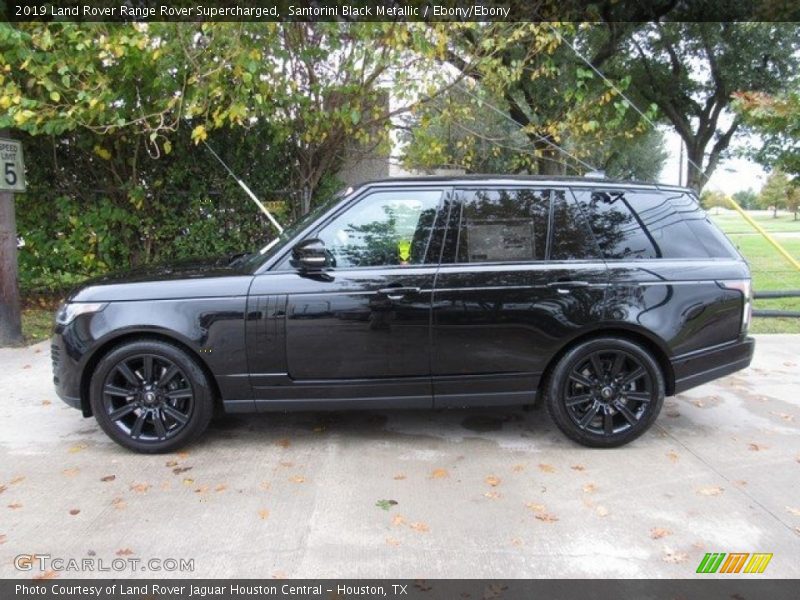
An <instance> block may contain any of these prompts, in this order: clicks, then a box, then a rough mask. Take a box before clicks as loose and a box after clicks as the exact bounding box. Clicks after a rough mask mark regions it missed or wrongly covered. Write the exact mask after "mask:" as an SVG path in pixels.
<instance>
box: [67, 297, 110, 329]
mask: <svg viewBox="0 0 800 600" xmlns="http://www.w3.org/2000/svg"><path fill="white" fill-rule="evenodd" d="M107 305H108V302H68V303H66V304H62V305H61V307H60V308H59V309H58V312H57V313H56V323H58V324H59V325H69V324H70V323H72V321H74V320H75V318H76V317H78V316H80V315H85V314H88V313H96V312H100V311H101V310H103V309H104V308H105V307H106V306H107Z"/></svg>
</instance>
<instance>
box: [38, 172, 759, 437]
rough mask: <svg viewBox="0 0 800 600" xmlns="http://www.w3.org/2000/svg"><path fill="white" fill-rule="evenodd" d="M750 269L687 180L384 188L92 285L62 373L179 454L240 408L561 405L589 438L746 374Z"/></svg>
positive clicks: (74, 302) (69, 327) (72, 329)
mask: <svg viewBox="0 0 800 600" xmlns="http://www.w3.org/2000/svg"><path fill="white" fill-rule="evenodd" d="M750 305H751V289H750V274H749V270H748V267H747V265H746V263H745V261H744V260H743V259H742V257H741V256H740V255H739V254H738V252H737V251H736V250H735V248H734V247H733V246H732V245H731V244H730V242H729V241H728V240H727V238H726V237H725V236H724V235H723V234H722V233H721V232H720V231H719V230H718V229H717V228H716V227H715V226H714V225H713V224H712V223H711V222H710V221H709V219H708V218H707V216H706V215H705V213H704V212H703V211H702V210H701V209H700V208H699V206H698V203H697V199H696V197H695V195H694V193H693V192H691V191H690V190H687V189H684V188H678V187H671V186H664V185H647V184H637V183H630V182H612V181H608V180H594V179H569V178H555V179H551V178H533V177H527V178H517V177H488V176H485V177H467V176H465V177H458V178H414V179H402V180H397V179H394V180H385V181H377V182H372V183H368V184H365V185H363V186H361V187H359V188H358V189H357V190H355V191H353V192H351V193H349V194H347V195H345V196H344V197H342V198H338V199H336V200H334V201H332V203H330V204H328V205H324V206H322V207H320V208H319V209H317V210H316V211H314V212H312V213H310V214H309V215H307V216H306V217H305V218H303V219H301V220H300V221H299V222H298V223H297V224H296V225H294V226H293V227H291V228H290V229H288V230H286V231H285V232H284V234H282V235H281V237H280V238H279V239H277V240H275V241H274V242H273V243H272V244H270V245H269V246H268V247H267V248H266V249H265V250H263V251H261V252H259V253H256V254H253V255H244V256H240V257H237V258H236V259H234V260H216V261H206V262H198V263H191V264H188V263H184V264H178V265H172V266H158V267H152V268H150V269H149V270H140V271H134V272H129V273H126V274H121V275H109V276H106V277H102V278H100V279H97V280H94V281H90V282H88V283H86V284H85V285H84V286H83V287H81V288H80V289H78V290H77V291H75V292H74V293H73V294H71V296H70V297H69V298H68V299H67V301H66V302H65V304H64V305H63V306H62V307H61V308H60V310H59V312H58V314H57V317H56V327H55V335H54V338H53V346H52V358H53V369H54V381H55V385H56V388H57V390H58V393H59V395H60V396H61V398H63V399H64V400H65V401H66V402H67V403H68V404H70V405H71V406H74V407H76V408H79V409H80V410H82V412H83V415H84V416H86V417H89V416H92V415H94V417H95V418H96V419H97V421H98V423H99V424H100V426H101V427H102V428H103V430H105V432H106V433H107V434H108V435H109V436H110V437H111V438H112V439H114V440H115V441H116V442H118V443H120V444H122V445H123V446H125V447H127V448H130V449H133V450H137V451H142V452H165V451H171V450H174V449H175V448H178V447H180V446H182V445H184V444H186V443H187V442H189V441H190V440H192V439H194V438H195V437H197V436H198V435H199V434H200V433H201V432H202V431H203V430H204V429H205V428H206V426H207V425H208V423H209V421H210V419H211V417H212V413H213V410H214V408H215V406H216V407H218V408H219V409H222V410H224V411H227V412H254V411H256V412H258V411H276V410H277V411H287V410H300V409H306V410H324V409H336V410H339V409H372V408H382V409H385V408H418V409H431V408H450V407H471V406H483V407H486V406H499V405H509V404H529V403H532V402H534V400H535V399H536V398H537V397H541V398H543V399H544V401H545V402H546V405H547V408H548V411H549V413H550V415H551V416H552V418H553V420H554V421H555V423H556V424H557V425H558V427H559V428H560V429H561V430H562V431H563V432H564V433H565V434H566V435H567V436H569V437H570V438H572V439H573V440H575V441H577V442H579V443H581V444H585V445H588V446H597V447H610V446H619V445H621V444H625V443H627V442H629V441H631V440H633V439H634V438H636V437H638V436H639V435H641V434H642V433H644V432H645V431H646V430H647V429H648V428H649V427H650V425H651V424H652V423H653V421H654V420H655V419H656V417H657V415H658V413H659V410H660V409H661V405H662V403H663V400H664V397H665V396H670V395H673V394H677V393H679V392H682V391H684V390H686V389H689V388H691V387H693V386H697V385H700V384H702V383H704V382H707V381H710V380H712V379H715V378H718V377H721V376H723V375H726V374H728V373H732V372H734V371H736V370H739V369H742V368H744V367H746V366H747V365H748V364H749V363H750V360H751V357H752V353H753V340H752V339H751V338H749V337H747V329H748V324H749V320H750Z"/></svg>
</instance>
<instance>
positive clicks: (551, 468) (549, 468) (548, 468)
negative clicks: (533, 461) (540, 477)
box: [539, 463, 556, 473]
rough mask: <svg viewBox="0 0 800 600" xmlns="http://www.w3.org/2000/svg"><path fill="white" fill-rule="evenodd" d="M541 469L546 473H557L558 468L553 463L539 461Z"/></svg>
mask: <svg viewBox="0 0 800 600" xmlns="http://www.w3.org/2000/svg"><path fill="white" fill-rule="evenodd" d="M539 470H540V471H542V472H544V473H555V472H556V468H555V467H554V466H553V465H548V464H545V463H539Z"/></svg>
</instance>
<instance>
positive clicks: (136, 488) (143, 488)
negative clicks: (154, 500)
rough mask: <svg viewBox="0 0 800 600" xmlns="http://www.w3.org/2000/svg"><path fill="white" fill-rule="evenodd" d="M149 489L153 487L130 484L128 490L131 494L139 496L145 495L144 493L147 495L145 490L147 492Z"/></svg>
mask: <svg viewBox="0 0 800 600" xmlns="http://www.w3.org/2000/svg"><path fill="white" fill-rule="evenodd" d="M151 487H153V486H151V485H150V484H149V483H132V484H131V486H130V490H131V491H132V492H138V493H140V494H145V493H147V490H149V489H150V488H151Z"/></svg>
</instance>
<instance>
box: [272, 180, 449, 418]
mask: <svg viewBox="0 0 800 600" xmlns="http://www.w3.org/2000/svg"><path fill="white" fill-rule="evenodd" d="M443 196H444V190H443V189H431V188H405V189H404V188H398V189H392V190H374V191H368V192H366V194H365V195H364V196H362V197H360V198H358V199H356V200H355V201H354V203H351V204H350V205H348V206H347V207H345V208H344V209H343V211H341V212H340V213H339V214H337V215H335V216H333V217H332V219H330V220H329V221H327V222H326V223H325V224H324V225H322V226H321V227H320V228H318V229H317V230H316V231H315V232H314V233H312V234H311V235H310V236H308V237H311V238H313V237H316V238H319V239H321V240H322V241H323V242H324V244H325V248H326V251H327V252H328V253H329V258H330V260H331V263H332V268H330V269H327V270H325V271H324V272H321V273H301V272H299V271H296V270H294V269H292V268H291V267H289V268H287V269H286V270H285V271H284V272H281V273H280V274H278V273H276V275H278V278H277V279H278V280H280V279H284V280H285V285H284V286H283V287H284V288H285V289H286V290H287V292H288V293H287V297H286V307H285V344H286V346H285V347H286V366H287V370H288V378H289V379H290V380H291V382H292V385H290V386H288V387H290V388H292V390H289V389H287V387H284V390H283V392H282V393H283V394H284V395H288V398H287V399H291V398H297V399H300V398H303V399H305V400H315V399H316V400H319V402H320V403H324V402H325V401H328V400H341V401H344V400H346V401H348V403H349V405H350V406H365V407H367V406H379V405H382V404H383V405H387V406H388V405H398V404H402V405H405V406H410V407H412V406H413V407H430V406H431V405H432V396H431V384H430V311H431V295H432V289H433V280H434V276H435V274H436V268H437V262H438V258H439V254H438V252H437V251H435V250H434V245H435V242H434V241H433V238H434V237H435V235H434V231H435V230H437V229H439V230H441V229H442V228H443V227H442V223H441V222H439V223H438V224H437V218H438V217H439V214H440V212H441V207H442V206H443ZM287 278H288V279H287Z"/></svg>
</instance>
